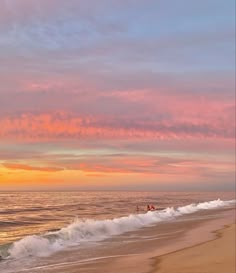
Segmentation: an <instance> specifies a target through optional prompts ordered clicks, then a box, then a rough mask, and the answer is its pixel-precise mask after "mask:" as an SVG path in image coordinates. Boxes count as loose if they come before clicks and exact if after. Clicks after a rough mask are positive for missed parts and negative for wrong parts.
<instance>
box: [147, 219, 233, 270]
mask: <svg viewBox="0 0 236 273" xmlns="http://www.w3.org/2000/svg"><path fill="white" fill-rule="evenodd" d="M235 233H236V230H235V224H233V225H229V226H226V227H225V228H224V229H221V230H218V231H216V232H215V236H216V238H215V239H214V240H212V241H209V242H205V243H202V244H200V245H196V246H193V247H190V248H186V249H183V250H179V251H176V252H173V253H170V254H167V255H163V256H159V257H156V258H155V262H154V266H153V270H151V271H150V273H223V272H224V273H234V272H235V271H236V260H235V257H236V256H235V243H236V242H235Z"/></svg>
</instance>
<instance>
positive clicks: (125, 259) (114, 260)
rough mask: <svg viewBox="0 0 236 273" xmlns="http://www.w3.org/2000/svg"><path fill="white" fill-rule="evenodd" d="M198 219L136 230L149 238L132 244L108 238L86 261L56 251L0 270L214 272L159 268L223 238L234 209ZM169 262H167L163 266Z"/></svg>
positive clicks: (38, 272) (187, 218)
mask: <svg viewBox="0 0 236 273" xmlns="http://www.w3.org/2000/svg"><path fill="white" fill-rule="evenodd" d="M198 217H200V218H199V219H191V216H185V217H183V218H182V219H180V221H176V222H173V223H171V222H169V223H162V224H159V225H157V226H155V227H150V228H148V229H143V230H139V231H137V233H136V236H140V239H141V238H142V237H144V238H145V236H147V235H148V236H151V237H150V238H151V239H150V240H149V241H145V240H144V241H143V242H142V240H141V241H140V240H139V241H136V240H135V241H134V242H133V243H130V242H129V243H128V244H126V243H123V245H122V244H121V243H120V241H121V242H122V240H123V242H125V240H124V239H125V238H126V237H123V238H122V237H119V236H117V237H113V238H110V239H109V240H107V241H105V242H104V243H103V244H102V245H101V246H103V247H99V248H97V249H96V251H99V252H96V254H97V255H96V256H94V255H93V257H89V259H87V258H86V257H85V258H84V259H82V260H78V257H81V256H80V253H79V251H78V250H76V249H74V250H66V251H62V252H58V253H56V254H55V255H53V256H50V258H49V257H45V258H41V259H39V260H38V261H37V262H36V263H35V264H34V265H32V266H31V265H30V264H29V267H28V266H26V267H25V268H19V270H16V269H17V268H18V266H19V264H18V263H17V261H16V262H15V265H14V268H13V267H12V268H13V269H12V270H11V269H10V270H9V267H8V266H9V265H10V264H8V261H6V262H3V264H1V263H0V268H1V265H2V266H4V268H5V269H6V272H11V273H13V272H18V273H20V272H21V273H23V272H32V273H33V272H34V273H41V272H47V273H65V272H68V273H78V272H83V273H101V272H103V273H218V272H215V271H213V270H211V271H206V270H205V269H204V270H201V271H199V270H198V271H190V270H189V269H188V271H183V270H182V268H181V265H184V262H185V261H184V262H182V263H181V262H179V264H177V266H175V268H174V269H173V268H171V270H169V269H170V268H169V267H168V266H167V267H166V268H164V269H163V266H162V265H163V264H162V262H163V261H164V260H166V261H169V258H170V257H171V256H172V255H179V253H182V252H183V251H187V252H188V253H189V250H191V249H194V248H196V247H199V246H201V245H205V244H208V243H210V242H213V241H217V240H218V239H220V238H222V237H224V236H223V233H222V232H223V231H224V230H225V227H226V226H227V227H228V226H234V227H235V209H225V210H220V211H212V212H211V213H209V212H206V211H203V212H200V213H199V215H198ZM223 227H224V228H223ZM221 233H222V235H221ZM158 235H159V236H158ZM231 237H232V236H231ZM218 248H219V247H218ZM220 249H221V245H220ZM137 250H138V251H137ZM90 251H93V248H88V252H90ZM210 251H211V250H210ZM224 253H226V251H224ZM201 255H203V254H201ZM9 262H10V261H9ZM169 263H170V262H167V265H168V264H169ZM171 263H173V262H171ZM178 266H179V267H178ZM195 268H196V267H195ZM161 270H162V271H161ZM163 270H165V271H163ZM168 270H169V271H168ZM176 270H178V271H176ZM3 272H5V271H3ZM223 272H224V273H231V272H232V273H234V271H232V270H231V271H229V272H227V271H225V270H221V271H219V273H223Z"/></svg>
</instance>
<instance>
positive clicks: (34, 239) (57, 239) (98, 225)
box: [6, 199, 235, 258]
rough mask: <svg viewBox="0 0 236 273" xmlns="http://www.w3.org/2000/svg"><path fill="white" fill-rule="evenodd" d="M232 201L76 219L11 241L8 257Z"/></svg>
mask: <svg viewBox="0 0 236 273" xmlns="http://www.w3.org/2000/svg"><path fill="white" fill-rule="evenodd" d="M234 203H235V200H231V201H222V200H220V199H218V200H214V201H209V202H203V203H198V204H190V205H187V206H183V207H178V208H176V209H175V208H173V207H171V208H166V209H163V210H161V211H149V212H147V213H144V214H131V215H129V216H125V217H120V218H114V219H107V220H91V219H87V220H83V221H82V220H79V219H77V220H75V221H74V222H73V223H72V224H70V225H68V226H67V227H65V228H62V229H60V230H58V231H54V232H48V233H46V234H44V235H32V236H27V237H24V238H22V239H21V240H19V241H16V242H14V243H12V244H11V245H10V246H9V248H8V249H7V255H6V256H8V257H9V258H24V257H30V256H38V257H43V256H48V255H50V254H52V253H54V252H56V251H59V250H62V249H64V248H66V247H68V246H75V245H76V246H78V245H80V244H81V243H83V242H89V241H90V242H97V241H101V240H104V239H106V238H109V237H111V236H114V235H119V234H122V233H125V232H128V231H134V230H137V229H140V228H143V227H147V226H151V225H154V224H157V223H159V222H164V221H168V220H173V219H175V218H176V217H179V216H181V215H185V214H190V213H194V212H197V211H200V210H208V209H215V208H221V207H225V206H230V205H232V204H234Z"/></svg>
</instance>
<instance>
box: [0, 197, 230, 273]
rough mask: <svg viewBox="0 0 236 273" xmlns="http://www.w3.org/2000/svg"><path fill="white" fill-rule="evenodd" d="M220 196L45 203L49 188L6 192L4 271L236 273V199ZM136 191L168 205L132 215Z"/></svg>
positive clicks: (1, 265) (72, 199)
mask: <svg viewBox="0 0 236 273" xmlns="http://www.w3.org/2000/svg"><path fill="white" fill-rule="evenodd" d="M216 195H217V193H214V194H213V193H211V194H209V193H207V194H202V193H201V194H199V193H173V194H172V195H170V194H169V193H168V194H164V193H162V194H160V193H122V194H121V193H116V194H113V195H111V194H107V196H106V198H105V197H104V194H103V199H101V193H91V194H88V193H86V195H85V194H84V193H74V195H72V194H71V193H68V194H67V193H63V194H61V195H60V196H58V194H54V195H53V194H51V196H50V198H51V203H50V204H48V206H45V205H44V200H45V199H47V197H48V194H46V193H40V194H39V193H37V194H34V195H26V194H23V193H20V194H19V193H17V194H15V197H18V198H15V199H12V194H11V195H5V198H6V197H7V198H8V200H9V202H12V206H11V207H10V208H8V207H6V209H5V210H2V212H1V217H2V219H1V220H2V222H1V223H2V227H1V232H0V235H1V240H2V242H3V243H2V244H1V245H0V252H1V253H0V254H1V256H2V260H1V261H0V272H1V273H27V272H30V273H156V272H158V273H159V272H160V273H182V272H183V273H192V272H193V273H218V272H219V273H230V272H234V254H235V248H234V242H235V236H234V234H235V233H234V232H235V225H234V224H235V201H234V200H233V197H234V196H233V195H228V196H222V197H227V199H228V201H222V200H220V199H213V198H215V197H216ZM137 196H138V197H139V203H141V202H142V204H143V206H142V207H144V205H145V203H147V202H148V203H151V202H152V200H156V199H158V203H159V204H160V207H164V208H165V209H160V210H157V211H148V212H145V211H141V212H131V214H130V211H129V208H130V207H131V208H135V203H136V200H137ZM62 197H63V199H62ZM27 198H28V199H27ZM200 198H201V202H198V203H197V202H196V200H199V199H200ZM35 199H37V200H38V204H41V205H40V206H39V205H38V206H35V205H34V201H35ZM92 199H93V200H94V203H90V207H89V209H88V206H87V204H88V201H89V200H92ZM225 199H226V198H225ZM227 199H226V200H227ZM207 200H212V201H207ZM23 201H24V202H23ZM26 201H27V206H26V205H25V202H26ZM106 204H113V207H111V209H110V211H109V215H108V214H107V209H106V206H107V205H106ZM127 204H128V206H127ZM3 205H4V204H3ZM95 207H96V210H95V209H94V208H95ZM76 214H77V215H78V217H77V218H75V219H73V215H76ZM85 217H86V218H87V219H86V218H85ZM84 218H85V219H84ZM70 219H72V221H71V220H70ZM23 220H24V221H23ZM62 221H63V222H62ZM16 223H19V225H16ZM37 230H38V232H35V231H37ZM22 232H24V233H25V235H24V234H23V233H22ZM13 236H14V237H13ZM212 249H213V250H214V251H213V250H212ZM221 252H222V253H223V254H222V253H221ZM215 263H216V265H217V270H218V271H215V270H214V266H215ZM207 270H208V271H207ZM226 270H227V271H226Z"/></svg>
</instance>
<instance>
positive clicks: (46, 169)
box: [2, 163, 64, 172]
mask: <svg viewBox="0 0 236 273" xmlns="http://www.w3.org/2000/svg"><path fill="white" fill-rule="evenodd" d="M2 165H3V166H4V167H5V168H7V169H12V170H25V171H42V172H58V171H62V170H64V169H63V168H58V167H36V166H30V165H26V164H17V163H3V164H2Z"/></svg>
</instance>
